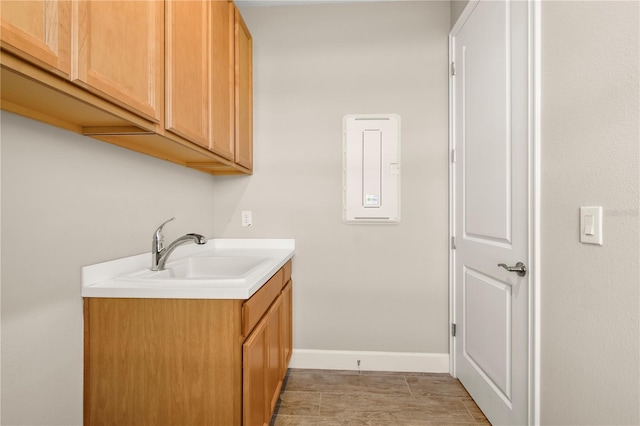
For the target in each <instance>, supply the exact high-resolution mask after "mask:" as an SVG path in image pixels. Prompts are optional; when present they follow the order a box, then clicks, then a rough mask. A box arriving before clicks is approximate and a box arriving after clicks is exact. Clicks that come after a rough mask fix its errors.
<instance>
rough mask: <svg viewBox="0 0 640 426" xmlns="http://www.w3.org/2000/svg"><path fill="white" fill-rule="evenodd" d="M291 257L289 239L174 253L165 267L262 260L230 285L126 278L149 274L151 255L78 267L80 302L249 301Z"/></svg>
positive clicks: (212, 244)
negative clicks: (219, 259)
mask: <svg viewBox="0 0 640 426" xmlns="http://www.w3.org/2000/svg"><path fill="white" fill-rule="evenodd" d="M294 254H295V240H291V239H214V240H209V241H208V242H207V243H206V244H203V245H196V244H189V245H184V246H180V247H178V248H177V249H176V250H175V251H174V252H173V253H172V254H171V257H170V259H169V262H167V269H169V268H171V265H172V264H173V263H175V262H176V261H180V260H183V259H186V258H188V257H195V256H230V257H236V256H242V257H245V256H256V257H263V258H266V261H264V262H262V263H261V264H260V265H259V266H257V267H256V268H255V269H253V270H251V271H250V273H249V274H248V275H246V276H244V277H242V278H234V279H216V280H211V279H202V278H194V279H188V280H178V281H176V282H172V280H164V281H163V282H157V283H155V282H154V283H149V282H143V281H135V280H127V278H126V276H127V275H129V274H133V273H136V272H138V271H144V270H148V269H149V267H150V264H151V253H145V254H140V255H136V256H131V257H126V258H122V259H117V260H111V261H108V262H103V263H97V264H95V265H89V266H83V267H82V297H111V298H152V299H248V298H249V297H251V296H252V295H253V294H254V293H255V292H256V291H258V290H259V289H260V287H262V285H263V284H264V283H266V282H267V281H268V280H269V278H271V277H272V276H273V275H274V274H275V273H276V272H278V270H279V269H280V268H281V267H282V266H283V265H284V264H285V263H287V261H288V260H289V259H291V258H292V257H293V255H294Z"/></svg>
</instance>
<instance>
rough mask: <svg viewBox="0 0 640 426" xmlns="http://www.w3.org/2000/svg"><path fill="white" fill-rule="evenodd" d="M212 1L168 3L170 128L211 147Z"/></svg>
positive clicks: (201, 144) (172, 1)
mask: <svg viewBox="0 0 640 426" xmlns="http://www.w3.org/2000/svg"><path fill="white" fill-rule="evenodd" d="M210 20H211V15H210V8H209V2H205V1H179V0H171V1H169V2H167V18H166V36H167V45H166V48H167V50H166V51H167V65H166V69H167V93H166V97H167V102H166V108H167V111H166V116H167V119H166V124H165V126H166V129H167V130H169V131H171V132H173V133H175V134H177V135H179V136H182V137H184V138H185V139H188V140H191V141H192V142H195V143H197V144H198V145H200V146H202V147H205V148H207V149H208V148H209V141H210V138H211V136H210V123H211V118H210V116H211V102H210V99H211V95H210V84H209V81H210V79H211V73H210V65H209V64H210V57H211V55H210V54H209V43H210V36H209V35H210V28H211V24H210Z"/></svg>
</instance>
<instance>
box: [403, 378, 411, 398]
mask: <svg viewBox="0 0 640 426" xmlns="http://www.w3.org/2000/svg"><path fill="white" fill-rule="evenodd" d="M402 377H404V383H405V384H406V385H407V389H409V396H414V395H413V391H412V390H411V385H409V381H408V380H407V376H406V375H405V376H402Z"/></svg>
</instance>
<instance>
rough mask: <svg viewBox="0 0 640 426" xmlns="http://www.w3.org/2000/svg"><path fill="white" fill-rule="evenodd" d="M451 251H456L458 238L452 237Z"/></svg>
mask: <svg viewBox="0 0 640 426" xmlns="http://www.w3.org/2000/svg"><path fill="white" fill-rule="evenodd" d="M451 249H453V250H455V249H456V237H451Z"/></svg>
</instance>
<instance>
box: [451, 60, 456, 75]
mask: <svg viewBox="0 0 640 426" xmlns="http://www.w3.org/2000/svg"><path fill="white" fill-rule="evenodd" d="M451 75H456V63H455V62H451Z"/></svg>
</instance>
